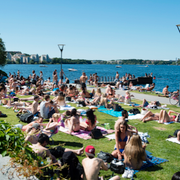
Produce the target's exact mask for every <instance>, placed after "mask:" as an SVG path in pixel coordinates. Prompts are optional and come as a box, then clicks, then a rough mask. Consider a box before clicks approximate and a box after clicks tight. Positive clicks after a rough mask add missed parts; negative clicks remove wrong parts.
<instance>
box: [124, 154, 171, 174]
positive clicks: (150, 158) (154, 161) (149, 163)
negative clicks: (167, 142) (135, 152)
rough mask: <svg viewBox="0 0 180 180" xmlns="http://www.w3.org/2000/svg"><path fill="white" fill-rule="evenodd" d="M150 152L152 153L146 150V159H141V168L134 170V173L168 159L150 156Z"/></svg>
mask: <svg viewBox="0 0 180 180" xmlns="http://www.w3.org/2000/svg"><path fill="white" fill-rule="evenodd" d="M151 154H152V153H151V152H149V151H146V155H147V159H148V160H147V161H143V163H144V164H143V166H142V167H141V169H140V170H134V174H135V173H137V172H139V171H142V170H145V169H146V168H148V167H152V166H155V165H158V164H161V163H163V162H167V161H168V160H167V159H162V158H158V157H155V156H152V155H151ZM126 169H128V168H126Z"/></svg>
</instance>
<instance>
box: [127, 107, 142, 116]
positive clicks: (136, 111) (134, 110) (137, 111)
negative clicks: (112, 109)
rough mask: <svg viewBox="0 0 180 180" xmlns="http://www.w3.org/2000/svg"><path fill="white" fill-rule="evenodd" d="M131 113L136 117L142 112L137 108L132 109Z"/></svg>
mask: <svg viewBox="0 0 180 180" xmlns="http://www.w3.org/2000/svg"><path fill="white" fill-rule="evenodd" d="M129 112H130V113H133V114H134V115H136V114H140V111H139V109H137V108H133V109H130V110H129Z"/></svg>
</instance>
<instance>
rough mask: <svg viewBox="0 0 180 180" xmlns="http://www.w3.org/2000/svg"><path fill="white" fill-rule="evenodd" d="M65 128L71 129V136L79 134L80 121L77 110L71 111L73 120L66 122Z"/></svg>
mask: <svg viewBox="0 0 180 180" xmlns="http://www.w3.org/2000/svg"><path fill="white" fill-rule="evenodd" d="M65 126H66V127H68V128H69V134H71V133H72V132H79V130H80V121H79V116H78V115H77V110H76V109H75V108H74V109H72V110H71V118H69V119H66V120H65Z"/></svg>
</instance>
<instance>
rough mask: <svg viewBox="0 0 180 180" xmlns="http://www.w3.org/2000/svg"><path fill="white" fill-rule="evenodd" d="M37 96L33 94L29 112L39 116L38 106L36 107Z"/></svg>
mask: <svg viewBox="0 0 180 180" xmlns="http://www.w3.org/2000/svg"><path fill="white" fill-rule="evenodd" d="M38 102H39V96H38V95H35V96H34V101H33V103H32V108H31V112H32V113H33V114H34V115H35V116H39V110H40V109H39V108H38V105H39V103H38Z"/></svg>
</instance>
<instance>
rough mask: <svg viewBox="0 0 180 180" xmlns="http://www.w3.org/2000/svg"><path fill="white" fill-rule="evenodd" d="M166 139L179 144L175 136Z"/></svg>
mask: <svg viewBox="0 0 180 180" xmlns="http://www.w3.org/2000/svg"><path fill="white" fill-rule="evenodd" d="M166 141H170V142H174V143H177V144H180V141H178V140H177V137H172V138H168V139H166Z"/></svg>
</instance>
